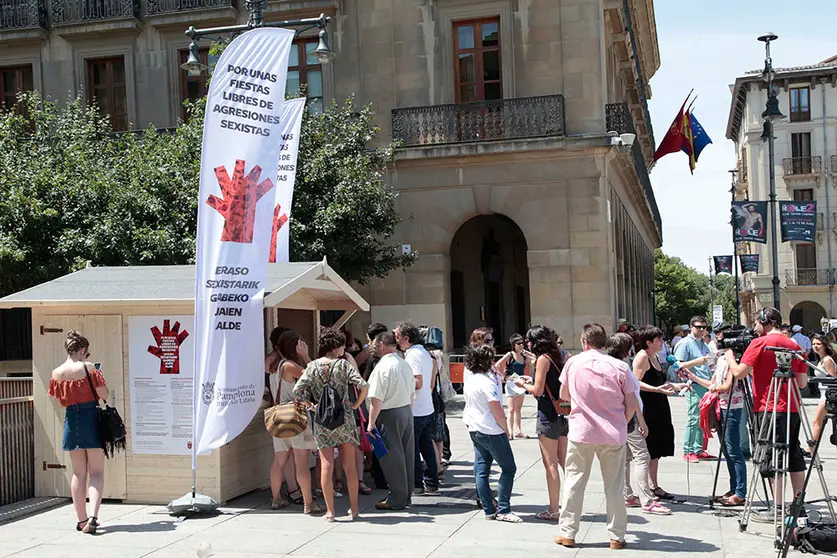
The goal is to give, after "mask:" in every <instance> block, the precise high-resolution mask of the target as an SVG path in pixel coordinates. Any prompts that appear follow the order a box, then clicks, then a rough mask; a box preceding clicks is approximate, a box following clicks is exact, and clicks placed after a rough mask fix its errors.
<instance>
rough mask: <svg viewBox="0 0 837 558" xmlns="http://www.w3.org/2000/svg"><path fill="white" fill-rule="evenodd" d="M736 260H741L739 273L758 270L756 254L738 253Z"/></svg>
mask: <svg viewBox="0 0 837 558" xmlns="http://www.w3.org/2000/svg"><path fill="white" fill-rule="evenodd" d="M738 261H739V262H741V273H758V272H759V255H758V254H739V255H738Z"/></svg>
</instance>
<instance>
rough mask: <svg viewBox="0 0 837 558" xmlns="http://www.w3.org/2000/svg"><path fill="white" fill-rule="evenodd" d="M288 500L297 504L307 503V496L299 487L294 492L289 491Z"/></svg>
mask: <svg viewBox="0 0 837 558" xmlns="http://www.w3.org/2000/svg"><path fill="white" fill-rule="evenodd" d="M294 494H298V496H294ZM288 500H290V501H291V502H293V503H294V504H295V505H297V506H302V505H305V498H303V497H302V490H300V489H299V488H297V489H296V490H294V491H293V492H288Z"/></svg>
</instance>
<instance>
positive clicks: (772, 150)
mask: <svg viewBox="0 0 837 558" xmlns="http://www.w3.org/2000/svg"><path fill="white" fill-rule="evenodd" d="M778 38H779V37H778V36H776V34H774V33H767V34H765V35H762V36H761V37H759V41H761V42H763V43H764V53H765V56H764V71H763V72H762V79H764V81H766V82H767V104H766V105H765V111H764V112H763V113H761V117H762V118H763V119H764V132H763V133H762V139H766V140H767V152H768V158H769V165H770V170H769V172H770V174H769V176H770V198H769V199H770V241H771V243H772V247H771V260H772V261H771V267H772V268H773V306H774V308H776V309H777V310H779V311H780V312H781V310H782V307H781V299H780V295H779V246H778V244H777V242H776V147H775V144H774V141H775V138H774V137H773V122H775V121H776V120H781V119H782V118H784V117H785V116H784V115H783V114H782V112H781V111H780V110H779V97H778V95H777V93H776V89H775V88H774V87H773V79H774V78H775V77H776V71H775V70H774V69H773V59H772V58H771V57H770V43H771V42H773V41H775V40H776V39H778ZM765 136H766V138H765Z"/></svg>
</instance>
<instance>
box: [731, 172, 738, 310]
mask: <svg viewBox="0 0 837 558" xmlns="http://www.w3.org/2000/svg"><path fill="white" fill-rule="evenodd" d="M729 174H730V176H731V177H732V185H731V187H730V189H729V193H730V196H731V197H732V203H735V191H736V189H737V186H738V185H737V183H736V181H735V175H736V174H738V170H737V169H733V170H731V171H729ZM730 214H732V205H731V204H730ZM730 217H731V219H730V222H729V224H730V226H731V227H732V265H733V266H734V267H735V324H740V323H741V295H740V294H739V287H738V244H736V243H735V216H734V215H730Z"/></svg>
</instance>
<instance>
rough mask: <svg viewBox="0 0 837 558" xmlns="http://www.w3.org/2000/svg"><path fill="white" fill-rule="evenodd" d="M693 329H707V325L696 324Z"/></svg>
mask: <svg viewBox="0 0 837 558" xmlns="http://www.w3.org/2000/svg"><path fill="white" fill-rule="evenodd" d="M692 327H693V328H695V329H706V325H705V324H704V325H700V324H694V325H693V326H692Z"/></svg>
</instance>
